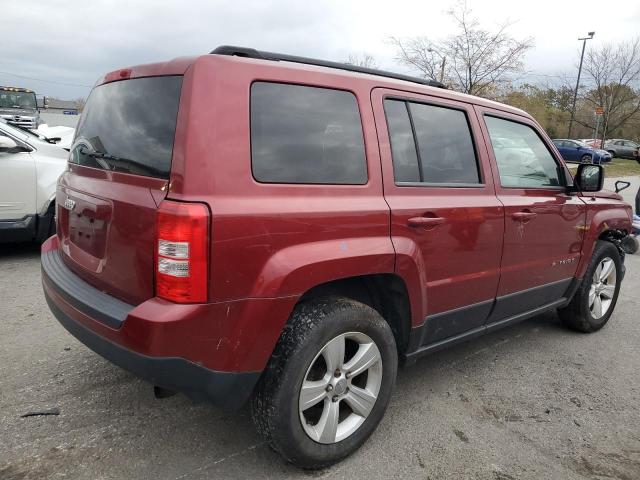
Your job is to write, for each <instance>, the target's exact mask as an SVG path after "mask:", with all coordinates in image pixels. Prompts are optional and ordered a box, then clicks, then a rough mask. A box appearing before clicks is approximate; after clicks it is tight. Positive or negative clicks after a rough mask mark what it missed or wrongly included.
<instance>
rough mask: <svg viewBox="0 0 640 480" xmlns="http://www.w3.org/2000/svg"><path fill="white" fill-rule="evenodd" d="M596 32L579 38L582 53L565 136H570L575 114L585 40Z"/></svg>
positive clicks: (589, 38)
mask: <svg viewBox="0 0 640 480" xmlns="http://www.w3.org/2000/svg"><path fill="white" fill-rule="evenodd" d="M595 34H596V32H589V33H588V34H587V35H589V36H588V37H583V38H579V39H578V40H582V54H581V55H580V66H579V67H578V80H577V81H576V89H575V91H574V92H573V105H572V106H571V119H570V120H569V133H567V138H571V129H572V128H573V119H574V118H575V116H576V100H577V98H578V87H580V74H581V73H582V61H583V60H584V49H585V47H586V46H587V40H591V39H592V38H593V36H594V35H595Z"/></svg>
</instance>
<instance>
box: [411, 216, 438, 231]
mask: <svg viewBox="0 0 640 480" xmlns="http://www.w3.org/2000/svg"><path fill="white" fill-rule="evenodd" d="M444 222H445V219H444V218H442V217H412V218H410V219H409V220H407V224H408V225H409V226H410V227H422V228H434V227H437V226H438V225H442V224H443V223H444Z"/></svg>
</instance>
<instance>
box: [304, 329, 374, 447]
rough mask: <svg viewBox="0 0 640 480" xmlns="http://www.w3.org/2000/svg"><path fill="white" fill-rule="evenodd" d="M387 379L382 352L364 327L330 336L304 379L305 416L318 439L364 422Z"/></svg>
mask: <svg viewBox="0 0 640 480" xmlns="http://www.w3.org/2000/svg"><path fill="white" fill-rule="evenodd" d="M381 385H382V356H381V355H380V350H379V349H378V347H377V345H376V344H375V342H374V341H373V340H372V339H371V338H370V337H369V336H368V335H365V334H364V333H360V332H348V333H343V334H341V335H338V336H337V337H335V338H334V339H332V340H330V341H329V342H327V344H326V345H325V346H324V347H322V349H321V350H320V351H319V352H318V354H317V355H316V356H315V358H314V359H313V361H312V362H311V365H309V368H307V373H306V374H305V376H304V379H303V381H302V386H301V388H300V394H299V398H298V410H299V413H300V422H301V423H302V428H303V429H304V431H305V433H306V434H307V435H308V436H309V437H310V438H311V439H312V440H314V441H316V442H318V443H326V444H328V443H336V442H340V441H341V440H344V439H345V438H347V437H349V436H350V435H353V433H355V432H356V430H358V429H359V428H360V427H361V426H362V424H363V423H364V422H365V420H366V419H367V417H368V416H369V414H370V413H371V411H372V410H373V407H374V405H375V403H376V400H377V399H378V394H379V393H380V386H381Z"/></svg>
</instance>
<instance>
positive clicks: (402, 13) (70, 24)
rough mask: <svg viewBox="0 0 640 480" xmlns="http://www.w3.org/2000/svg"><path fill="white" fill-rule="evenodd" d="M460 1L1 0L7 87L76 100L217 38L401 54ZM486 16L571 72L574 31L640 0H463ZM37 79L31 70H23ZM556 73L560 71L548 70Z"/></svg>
mask: <svg viewBox="0 0 640 480" xmlns="http://www.w3.org/2000/svg"><path fill="white" fill-rule="evenodd" d="M453 4H454V0H439V1H428V0H416V1H409V0H389V1H386V2H376V1H374V0H369V1H366V0H362V1H360V0H357V1H356V0H354V1H351V0H342V1H321V0H315V1H295V0H280V1H257V0H251V1H243V0H236V1H229V2H223V1H215V0H189V1H185V0H182V1H180V2H178V1H162V0H135V1H134V0H129V1H121V0H111V1H110V0H44V1H43V0H2V7H1V8H0V19H1V21H0V25H2V27H1V28H2V46H3V48H2V54H1V55H0V85H13V86H24V87H28V88H32V89H34V90H36V92H38V93H41V94H45V95H51V96H57V97H60V98H65V99H71V98H78V97H85V96H87V95H88V93H89V91H90V87H91V85H93V84H94V82H95V81H96V79H97V78H98V77H99V76H101V75H102V74H104V73H106V72H108V71H111V70H115V69H117V68H120V67H125V66H128V65H135V64H140V63H149V62H155V61H161V60H167V59H170V58H174V57H178V56H184V55H200V54H204V53H207V52H209V51H211V50H212V49H213V48H215V47H216V46H218V45H222V44H231V45H241V46H249V47H254V48H257V49H261V50H270V51H278V52H282V53H291V54H297V55H304V56H309V57H319V58H324V59H329V60H336V61H340V60H344V59H346V58H347V57H348V56H349V54H350V53H356V54H358V53H368V54H370V55H372V56H373V57H375V58H376V61H377V62H378V65H379V66H380V67H381V68H386V69H391V70H396V71H403V72H407V70H406V68H403V67H400V66H398V65H397V64H396V63H395V60H394V50H393V48H392V47H391V46H390V45H389V44H388V42H387V39H388V37H389V36H397V37H408V36H416V35H424V36H427V37H431V38H436V39H437V38H441V37H444V36H446V35H447V34H448V33H449V32H450V31H451V29H452V24H451V21H450V20H449V18H448V17H447V15H446V12H447V10H449V9H450V8H451V6H452V5H453ZM468 5H469V7H470V8H471V9H472V10H473V12H474V14H475V15H477V16H478V17H479V19H480V22H481V25H482V26H483V27H484V28H487V29H493V28H495V27H496V25H497V24H499V23H501V22H502V21H504V20H510V21H512V22H514V24H513V25H512V26H511V27H510V30H509V31H510V33H511V35H513V36H514V37H517V38H523V37H533V38H534V41H535V46H534V48H533V49H532V50H531V51H530V52H529V53H528V54H527V57H526V59H525V63H526V69H527V71H528V72H530V73H529V77H528V79H529V80H539V81H544V80H546V79H547V78H548V77H545V76H544V75H552V76H553V75H557V74H561V73H564V74H566V75H567V76H574V77H575V75H576V65H577V60H578V59H577V57H578V55H579V48H580V42H578V41H577V38H578V37H579V36H585V35H586V33H587V32H588V31H591V30H595V31H596V35H595V38H594V39H593V40H591V41H590V42H589V43H588V44H589V45H593V46H596V45H598V44H602V43H606V42H618V41H622V40H625V39H627V38H631V37H633V36H637V35H639V34H640V1H638V0H625V1H608V2H603V1H601V0H581V1H580V2H573V1H566V0H565V1H563V0H553V1H550V0H537V1H525V0H484V1H480V0H468ZM23 77H30V78H23ZM549 80H553V77H550V78H549Z"/></svg>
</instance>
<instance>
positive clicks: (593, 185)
mask: <svg viewBox="0 0 640 480" xmlns="http://www.w3.org/2000/svg"><path fill="white" fill-rule="evenodd" d="M574 183H575V188H576V189H577V190H579V191H581V192H599V191H600V190H602V186H603V185H604V167H603V166H602V165H595V164H592V163H581V164H580V165H578V172H577V173H576V176H575V180H574Z"/></svg>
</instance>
